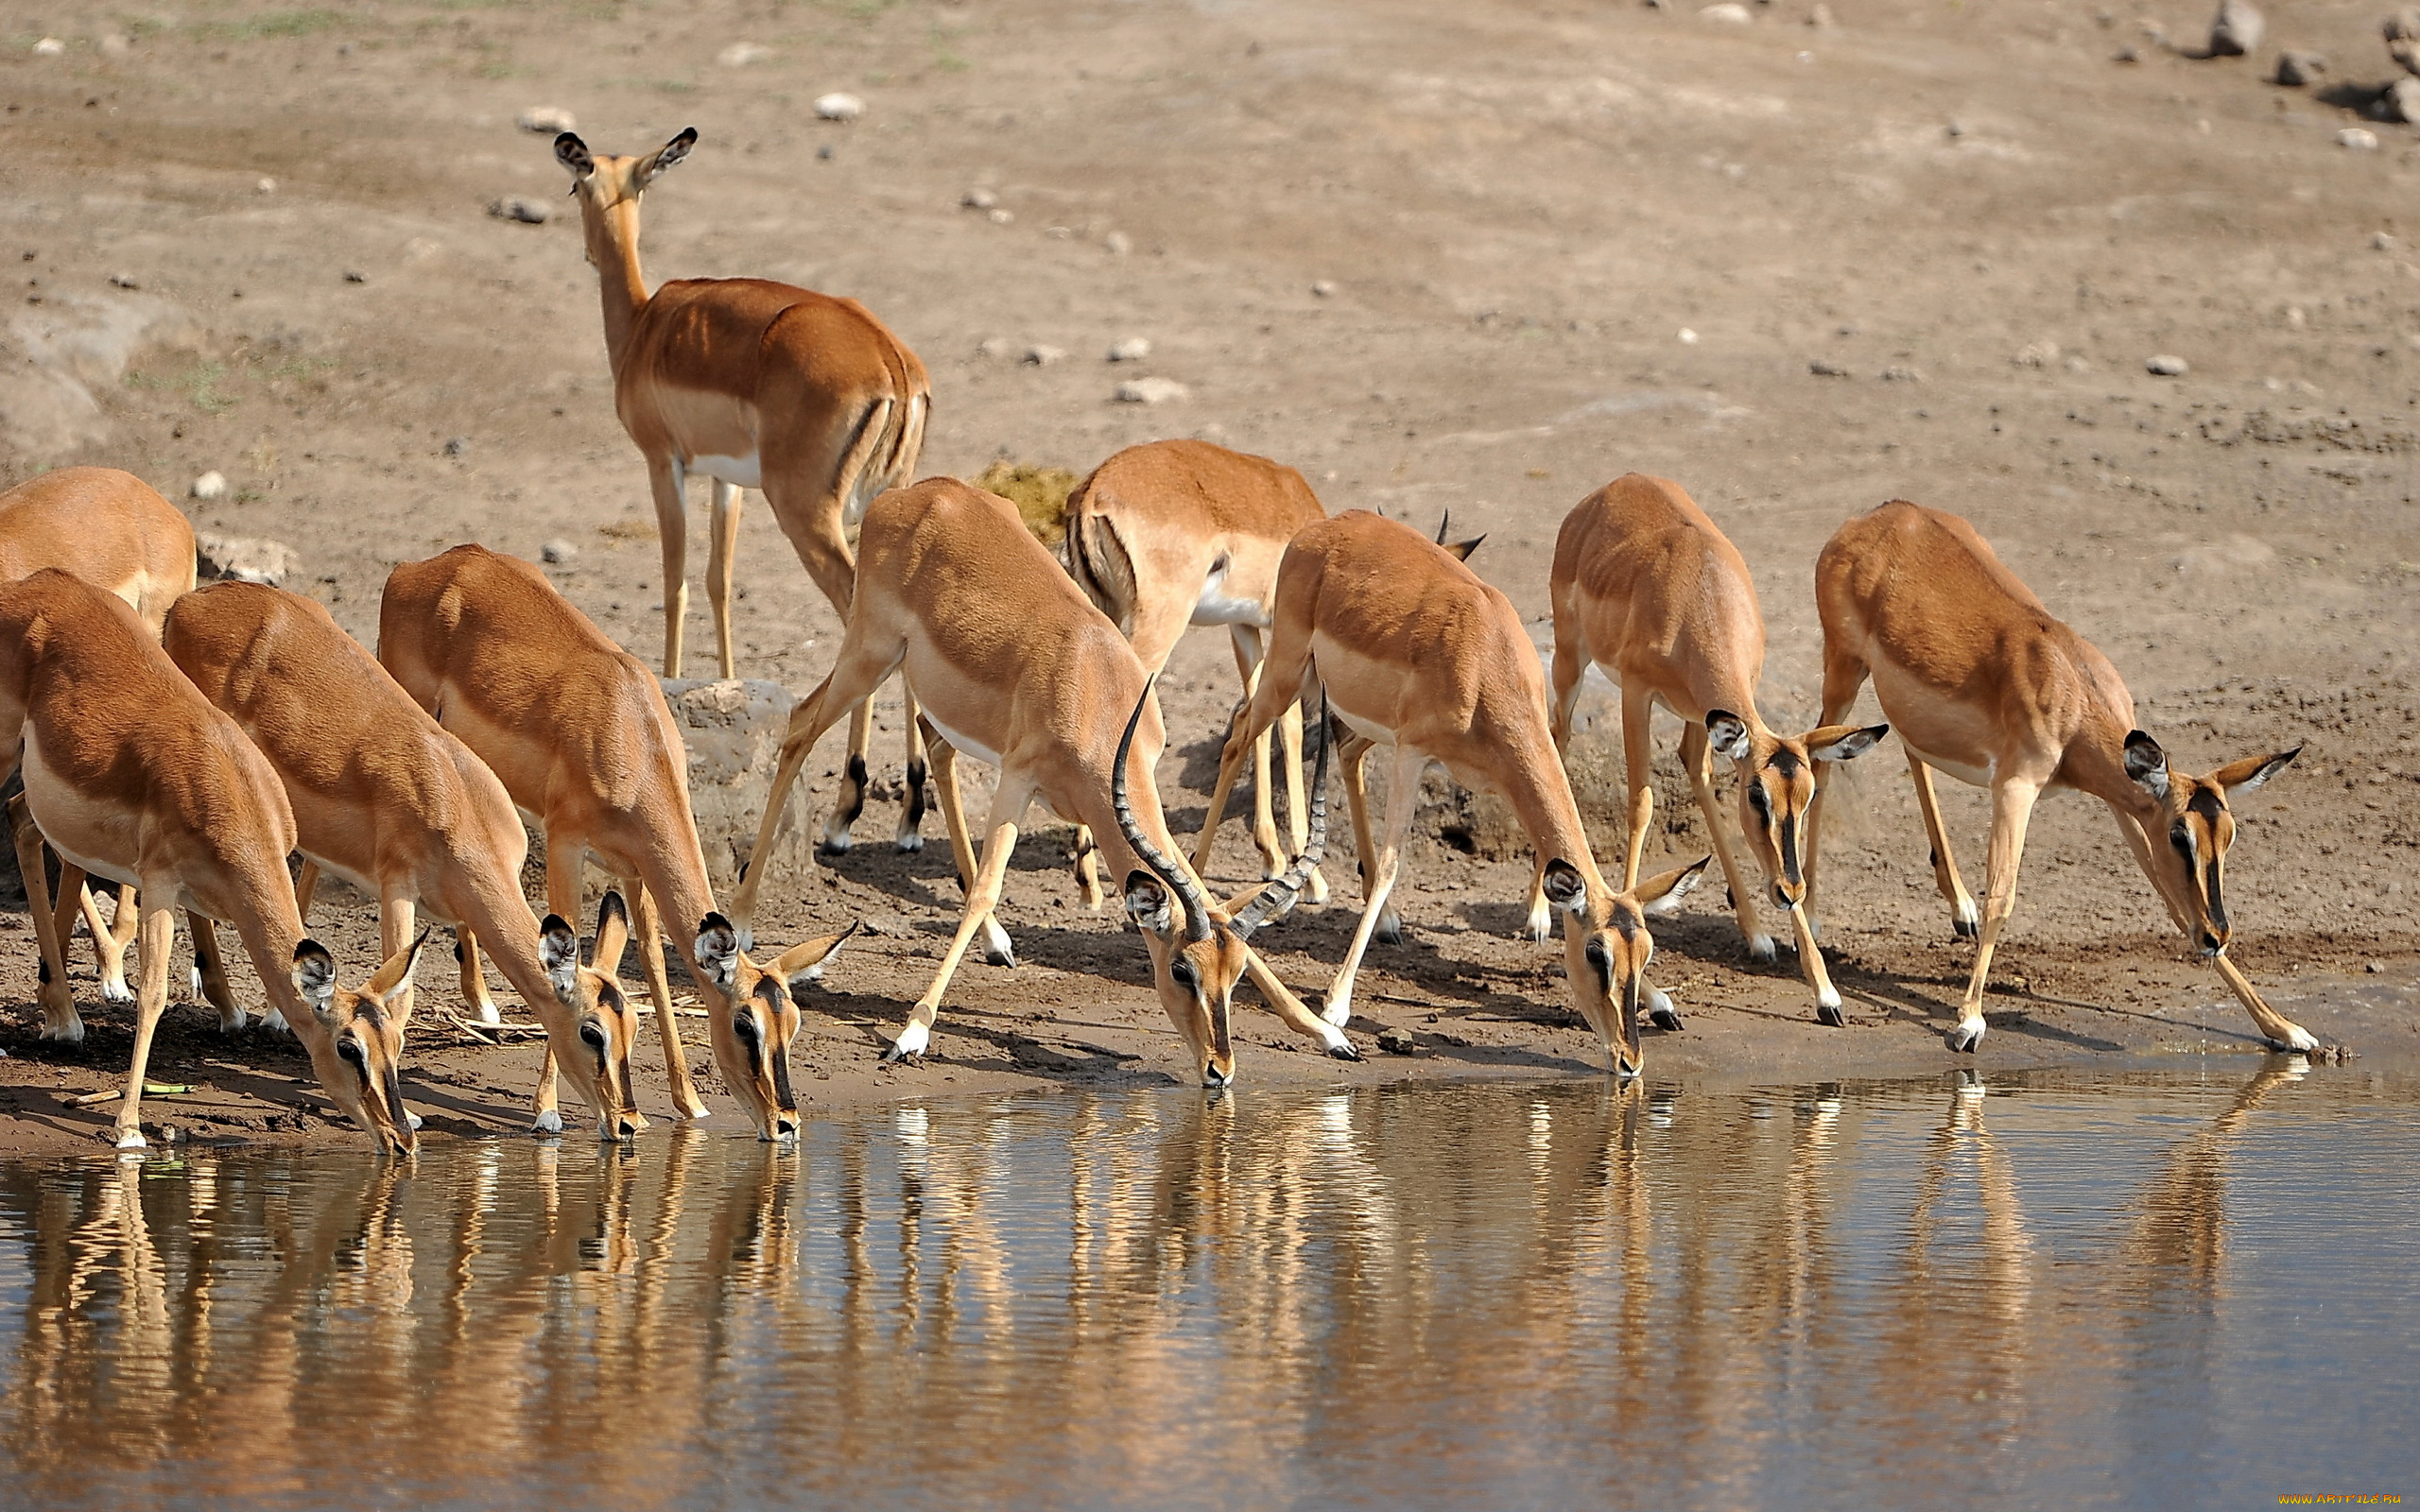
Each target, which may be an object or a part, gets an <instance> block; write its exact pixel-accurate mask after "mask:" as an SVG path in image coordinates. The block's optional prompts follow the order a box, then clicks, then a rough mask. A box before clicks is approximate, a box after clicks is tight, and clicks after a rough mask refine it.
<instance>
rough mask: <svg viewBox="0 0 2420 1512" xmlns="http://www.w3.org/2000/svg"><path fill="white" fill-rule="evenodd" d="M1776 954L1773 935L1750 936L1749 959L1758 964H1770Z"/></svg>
mask: <svg viewBox="0 0 2420 1512" xmlns="http://www.w3.org/2000/svg"><path fill="white" fill-rule="evenodd" d="M1774 954H1776V951H1775V949H1774V946H1773V937H1772V936H1771V935H1751V936H1748V959H1750V960H1752V961H1757V962H1769V961H1771V960H1772V958H1773V956H1774Z"/></svg>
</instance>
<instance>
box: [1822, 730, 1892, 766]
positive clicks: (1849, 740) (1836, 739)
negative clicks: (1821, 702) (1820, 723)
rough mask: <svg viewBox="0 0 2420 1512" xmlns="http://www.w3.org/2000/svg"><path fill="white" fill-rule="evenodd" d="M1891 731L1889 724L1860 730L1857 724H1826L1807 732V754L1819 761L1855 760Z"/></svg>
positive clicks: (1880, 742) (1880, 741)
mask: <svg viewBox="0 0 2420 1512" xmlns="http://www.w3.org/2000/svg"><path fill="white" fill-rule="evenodd" d="M1889 733H1891V727H1890V726H1889V725H1868V726H1866V727H1865V728H1864V729H1862V730H1860V729H1858V727H1857V726H1855V725H1825V726H1824V728H1823V729H1821V730H1808V731H1807V732H1806V754H1807V755H1809V756H1812V757H1814V758H1815V759H1816V760H1817V761H1819V762H1848V761H1855V760H1857V759H1858V757H1859V756H1862V755H1864V754H1865V753H1866V752H1867V751H1870V750H1872V749H1873V748H1874V747H1876V746H1878V745H1880V744H1882V737H1883V736H1885V735H1887V734H1889Z"/></svg>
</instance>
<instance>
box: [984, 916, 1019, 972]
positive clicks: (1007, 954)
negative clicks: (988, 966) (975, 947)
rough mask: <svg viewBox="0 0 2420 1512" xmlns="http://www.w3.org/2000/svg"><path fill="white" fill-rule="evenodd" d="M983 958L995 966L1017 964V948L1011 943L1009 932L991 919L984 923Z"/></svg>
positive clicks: (1012, 965)
mask: <svg viewBox="0 0 2420 1512" xmlns="http://www.w3.org/2000/svg"><path fill="white" fill-rule="evenodd" d="M983 958H984V959H985V960H987V961H989V962H991V963H992V964H993V965H994V966H1007V967H1014V966H1015V965H1016V964H1017V948H1016V946H1014V945H1013V944H1011V943H1010V941H1009V932H1008V931H1007V930H1005V929H1002V928H1001V927H1000V926H999V925H998V924H997V923H995V922H994V921H992V920H990V919H986V920H984V923H983Z"/></svg>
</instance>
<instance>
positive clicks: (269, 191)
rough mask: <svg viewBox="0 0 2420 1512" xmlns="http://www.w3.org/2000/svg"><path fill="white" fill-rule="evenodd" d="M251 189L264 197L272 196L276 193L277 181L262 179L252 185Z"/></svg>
mask: <svg viewBox="0 0 2420 1512" xmlns="http://www.w3.org/2000/svg"><path fill="white" fill-rule="evenodd" d="M252 187H253V188H255V189H257V190H259V191H260V192H261V193H263V194H265V195H273V194H275V193H277V180H274V179H263V180H261V181H260V182H258V183H256V184H254V185H252Z"/></svg>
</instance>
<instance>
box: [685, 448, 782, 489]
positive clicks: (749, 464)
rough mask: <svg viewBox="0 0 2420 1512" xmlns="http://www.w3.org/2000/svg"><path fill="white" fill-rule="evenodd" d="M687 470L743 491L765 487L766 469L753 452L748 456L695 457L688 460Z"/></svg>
mask: <svg viewBox="0 0 2420 1512" xmlns="http://www.w3.org/2000/svg"><path fill="white" fill-rule="evenodd" d="M687 470H688V471H689V472H702V473H704V474H705V475H706V476H708V477H710V478H720V479H722V480H723V481H724V482H725V483H730V484H735V485H736V486H738V487H740V488H743V489H761V488H763V487H764V486H765V484H764V481H763V479H764V475H765V473H764V468H763V465H762V464H761V463H759V462H758V461H757V459H756V454H755V453H753V452H751V453H749V454H748V455H746V456H693V457H691V458H689V460H688V463H687Z"/></svg>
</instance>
